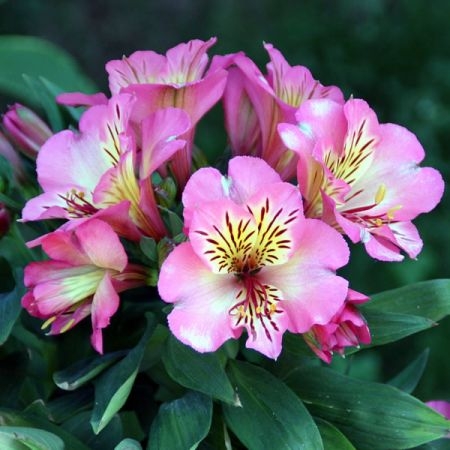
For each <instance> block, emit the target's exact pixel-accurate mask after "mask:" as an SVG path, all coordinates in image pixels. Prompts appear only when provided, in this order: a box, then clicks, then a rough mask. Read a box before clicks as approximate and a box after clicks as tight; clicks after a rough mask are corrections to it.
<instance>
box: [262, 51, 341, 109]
mask: <svg viewBox="0 0 450 450" xmlns="http://www.w3.org/2000/svg"><path fill="white" fill-rule="evenodd" d="M264 48H265V49H266V50H267V52H268V53H269V56H270V60H271V62H270V63H269V64H267V79H268V81H269V83H270V85H271V86H272V87H273V89H274V91H275V93H276V95H277V97H278V98H280V99H281V100H283V101H284V102H285V103H287V104H289V105H291V106H294V107H298V106H300V105H301V104H302V103H303V102H304V101H306V100H309V99H312V98H328V99H330V100H333V101H335V102H338V103H341V104H342V103H344V96H343V94H342V92H341V90H340V89H339V88H337V87H336V86H322V84H320V82H319V81H317V80H315V79H314V78H313V76H312V74H311V72H310V71H309V70H308V69H307V68H306V67H303V66H292V67H291V66H290V65H289V63H288V62H287V61H286V59H285V58H284V56H283V55H282V53H281V52H280V51H279V50H277V49H276V48H274V47H273V45H272V44H264Z"/></svg>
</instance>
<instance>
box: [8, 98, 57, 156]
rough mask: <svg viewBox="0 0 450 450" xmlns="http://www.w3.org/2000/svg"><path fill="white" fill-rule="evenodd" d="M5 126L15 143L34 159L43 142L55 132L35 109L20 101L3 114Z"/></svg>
mask: <svg viewBox="0 0 450 450" xmlns="http://www.w3.org/2000/svg"><path fill="white" fill-rule="evenodd" d="M3 126H4V128H5V130H6V131H7V132H8V134H9V136H10V138H11V140H12V141H13V143H14V144H17V146H18V148H19V149H20V150H21V151H22V152H23V153H24V154H25V155H27V156H28V157H29V158H32V159H36V156H37V153H38V151H39V149H40V148H41V146H42V144H43V143H44V142H45V141H46V140H47V139H48V138H49V137H50V136H52V134H53V133H52V131H51V130H50V128H49V127H48V126H47V124H46V123H45V122H44V121H43V120H42V119H41V118H40V117H39V116H38V115H37V114H36V113H35V112H34V111H32V110H31V109H29V108H27V107H26V106H23V105H21V104H19V103H16V104H14V105H13V106H11V107H10V108H9V110H8V112H7V113H6V114H5V115H4V116H3Z"/></svg>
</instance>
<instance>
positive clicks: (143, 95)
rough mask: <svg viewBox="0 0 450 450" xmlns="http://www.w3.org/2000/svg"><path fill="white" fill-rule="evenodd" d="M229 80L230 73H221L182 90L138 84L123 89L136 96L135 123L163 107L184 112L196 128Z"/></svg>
mask: <svg viewBox="0 0 450 450" xmlns="http://www.w3.org/2000/svg"><path fill="white" fill-rule="evenodd" d="M226 79H227V72H226V71H225V70H219V71H217V72H214V73H212V74H211V75H208V76H207V77H205V78H204V79H203V80H200V81H198V82H195V83H192V84H189V85H186V86H182V87H173V86H171V85H165V84H135V85H130V86H128V87H126V88H124V89H123V92H126V93H130V94H134V95H135V97H136V105H135V107H134V108H133V120H134V121H135V122H137V123H139V122H140V121H142V120H143V119H144V118H145V117H147V116H148V115H149V114H151V113H152V112H155V111H156V110H158V109H160V108H167V107H170V106H173V107H176V108H181V109H184V110H185V111H186V112H187V114H188V115H189V117H190V119H191V122H192V125H193V126H195V125H196V124H197V122H198V121H199V120H200V119H201V118H202V117H203V116H204V115H205V114H206V112H208V111H209V110H210V109H211V108H212V107H213V106H214V105H215V104H216V103H217V102H218V101H219V100H220V98H221V97H222V94H223V91H224V89H225V84H226Z"/></svg>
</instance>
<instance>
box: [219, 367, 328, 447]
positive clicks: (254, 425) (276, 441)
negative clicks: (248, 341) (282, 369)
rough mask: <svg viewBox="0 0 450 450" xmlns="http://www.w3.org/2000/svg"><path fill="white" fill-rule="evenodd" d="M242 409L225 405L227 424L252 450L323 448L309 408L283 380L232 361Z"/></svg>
mask: <svg viewBox="0 0 450 450" xmlns="http://www.w3.org/2000/svg"><path fill="white" fill-rule="evenodd" d="M229 374H230V377H231V379H232V381H233V384H234V386H235V388H236V392H237V395H238V397H239V400H240V403H241V405H240V406H230V405H223V411H224V416H225V421H226V423H227V425H228V426H229V427H230V429H231V430H232V431H233V433H234V434H235V435H236V436H237V437H238V438H239V439H240V441H241V442H242V443H243V444H244V445H245V446H246V447H247V448H248V449H249V450H266V449H267V448H268V447H267V446H268V445H274V446H276V448H277V450H292V449H299V450H300V449H304V450H315V449H318V450H319V449H320V450H321V449H323V445H322V439H321V437H320V434H319V430H318V429H317V426H316V424H315V423H314V421H313V419H312V417H311V416H310V415H309V413H308V411H307V409H306V408H305V406H304V405H303V403H302V402H301V401H300V399H299V398H298V397H297V396H296V395H295V394H294V392H292V391H291V390H290V389H289V388H288V387H287V386H286V385H285V384H284V383H283V382H282V381H280V380H279V379H278V378H275V377H274V376H273V375H271V374H270V373H269V372H266V371H265V370H264V369H262V368H260V367H256V366H253V365H251V364H248V363H244V362H240V361H234V362H230V367H229Z"/></svg>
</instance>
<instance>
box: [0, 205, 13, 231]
mask: <svg viewBox="0 0 450 450" xmlns="http://www.w3.org/2000/svg"><path fill="white" fill-rule="evenodd" d="M10 225H11V216H10V214H9V211H8V210H7V209H6V206H5V205H4V204H3V203H0V238H2V237H3V236H4V235H5V234H6V233H7V232H8V230H9V226H10Z"/></svg>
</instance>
